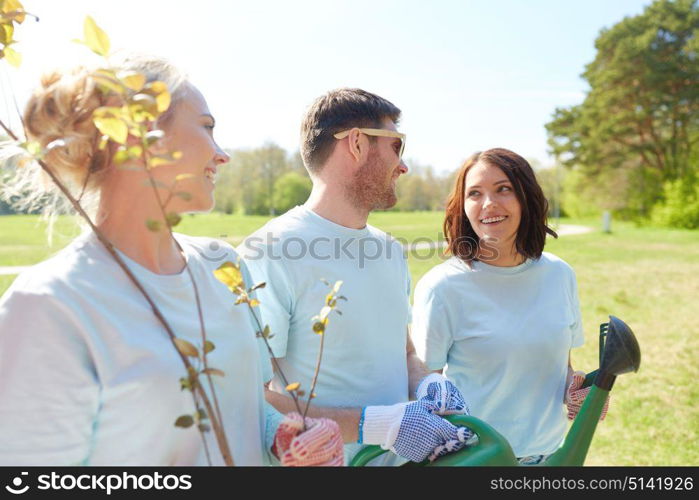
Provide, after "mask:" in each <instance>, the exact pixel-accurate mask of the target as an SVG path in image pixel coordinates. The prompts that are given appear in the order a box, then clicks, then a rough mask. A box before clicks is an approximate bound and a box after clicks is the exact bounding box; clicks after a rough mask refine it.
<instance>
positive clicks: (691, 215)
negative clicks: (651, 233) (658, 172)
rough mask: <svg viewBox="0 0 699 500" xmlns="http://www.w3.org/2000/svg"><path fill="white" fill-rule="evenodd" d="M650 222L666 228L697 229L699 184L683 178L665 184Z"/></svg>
mask: <svg viewBox="0 0 699 500" xmlns="http://www.w3.org/2000/svg"><path fill="white" fill-rule="evenodd" d="M651 220H652V221H653V222H654V223H655V224H658V225H661V226H666V227H676V228H683V229H697V228H699V184H697V182H696V180H695V179H693V178H685V179H677V180H674V181H668V182H666V183H665V184H664V186H663V201H661V202H659V203H658V204H656V205H655V206H654V207H653V211H652V214H651Z"/></svg>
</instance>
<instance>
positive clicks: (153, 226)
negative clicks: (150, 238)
mask: <svg viewBox="0 0 699 500" xmlns="http://www.w3.org/2000/svg"><path fill="white" fill-rule="evenodd" d="M146 227H147V228H148V230H149V231H152V232H154V233H157V232H158V231H160V227H161V223H160V221H159V220H155V219H147V220H146Z"/></svg>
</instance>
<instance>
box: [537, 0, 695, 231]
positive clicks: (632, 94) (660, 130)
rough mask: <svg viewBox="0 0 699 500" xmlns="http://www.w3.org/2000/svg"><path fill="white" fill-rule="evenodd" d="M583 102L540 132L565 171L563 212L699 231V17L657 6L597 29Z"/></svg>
mask: <svg viewBox="0 0 699 500" xmlns="http://www.w3.org/2000/svg"><path fill="white" fill-rule="evenodd" d="M595 48H596V51H597V52H596V56H595V59H594V60H593V61H592V62H590V63H589V64H588V65H587V66H586V68H585V71H584V73H583V74H582V77H583V78H584V79H585V80H586V82H587V83H588V84H589V91H588V92H587V95H586V97H585V99H584V100H583V102H582V103H580V104H578V105H575V106H571V107H568V108H559V109H556V111H555V113H554V116H553V119H552V120H551V122H549V123H548V124H547V125H546V128H547V131H548V136H549V145H550V147H551V150H552V152H553V153H554V155H556V157H557V158H558V160H559V162H560V164H561V165H562V166H563V167H564V168H565V176H564V177H565V179H564V181H563V199H562V205H563V207H564V208H565V210H566V211H568V212H569V213H571V214H572V215H586V214H589V213H594V212H595V211H598V210H599V209H607V210H613V211H616V212H617V213H618V214H620V215H622V216H625V217H627V218H632V219H636V220H638V221H641V222H643V221H649V220H650V221H653V222H656V223H660V224H664V225H668V226H676V227H687V228H697V227H699V184H698V183H697V165H698V163H699V9H697V3H696V0H656V1H654V2H653V3H652V4H650V5H648V6H647V7H646V8H645V9H644V11H643V13H642V14H640V15H637V16H633V17H627V18H625V19H623V20H622V21H621V22H619V23H617V24H615V25H614V26H613V27H611V28H609V29H605V30H602V31H601V33H600V35H599V36H598V38H597V39H596V41H595Z"/></svg>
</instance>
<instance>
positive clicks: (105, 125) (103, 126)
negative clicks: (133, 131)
mask: <svg viewBox="0 0 699 500" xmlns="http://www.w3.org/2000/svg"><path fill="white" fill-rule="evenodd" d="M92 121H93V122H94V124H95V127H97V128H98V129H99V131H100V132H102V133H103V134H104V135H107V136H109V138H110V139H111V140H113V141H114V142H116V143H118V144H125V143H126V139H127V138H128V136H129V129H128V127H127V126H126V123H124V121H123V120H122V119H121V118H112V117H108V116H93V118H92Z"/></svg>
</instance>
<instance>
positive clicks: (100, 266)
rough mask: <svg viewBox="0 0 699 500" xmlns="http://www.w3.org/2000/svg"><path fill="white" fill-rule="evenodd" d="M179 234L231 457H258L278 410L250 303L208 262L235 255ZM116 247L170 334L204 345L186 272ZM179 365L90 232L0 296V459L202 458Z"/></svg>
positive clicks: (217, 459) (105, 461) (124, 461)
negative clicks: (185, 423)
mask: <svg viewBox="0 0 699 500" xmlns="http://www.w3.org/2000/svg"><path fill="white" fill-rule="evenodd" d="M176 238H177V240H178V241H179V242H180V244H181V245H182V248H183V250H184V252H185V255H186V257H187V261H188V263H189V268H190V270H191V271H192V273H193V275H194V279H195V280H196V283H197V287H198V291H199V296H200V299H201V306H202V313H203V317H204V324H205V328H206V334H207V339H208V340H210V341H212V342H213V343H214V344H215V349H214V350H213V351H211V352H210V353H209V354H208V363H209V366H210V367H212V368H218V369H219V370H222V371H223V372H224V374H225V375H224V376H212V382H213V384H214V386H215V388H216V395H217V398H218V404H219V408H220V411H221V416H222V421H223V426H224V428H225V431H226V434H227V437H228V443H229V445H230V449H231V452H232V455H233V458H234V460H235V463H236V464H237V465H264V464H266V463H268V459H269V457H268V453H267V452H268V450H269V448H270V446H271V443H272V437H273V435H274V432H275V431H276V428H277V426H278V425H279V421H280V420H281V417H280V415H279V414H278V413H277V412H276V411H274V410H272V409H271V407H270V406H269V405H268V404H267V403H266V402H265V401H264V396H263V391H262V383H263V380H264V378H265V375H264V373H265V372H267V373H269V369H268V368H267V369H265V368H264V367H265V366H266V367H268V366H269V360H268V358H266V357H261V356H260V344H261V343H260V342H259V341H258V340H257V339H256V338H255V329H254V326H253V323H252V320H251V317H250V314H249V312H248V311H247V309H246V308H245V307H244V306H235V305H233V303H234V301H235V296H234V295H233V294H232V293H231V292H229V291H228V289H227V288H226V287H225V286H224V285H223V284H222V283H220V282H218V281H217V280H216V279H215V278H214V277H213V274H212V272H213V270H214V269H216V267H217V266H218V265H219V264H220V263H221V262H219V260H233V261H235V260H236V258H237V256H236V254H235V252H234V251H233V249H232V248H231V247H230V246H228V245H225V244H221V243H219V242H216V241H215V240H211V239H209V238H195V237H189V236H184V235H176ZM122 257H123V258H124V260H125V261H126V264H127V265H128V266H129V268H130V269H131V270H132V271H133V272H134V274H135V275H136V277H137V278H138V279H139V281H140V282H141V283H142V285H143V286H144V287H145V289H146V290H147V291H148V292H149V294H150V295H151V297H152V298H153V300H154V302H155V303H156V304H157V306H158V307H159V309H160V311H161V312H162V313H163V315H164V316H165V318H166V320H167V321H168V323H169V324H170V326H171V327H172V329H173V330H174V332H175V335H176V336H177V337H179V338H183V339H186V340H188V341H189V342H191V343H192V344H194V345H196V346H198V348H199V349H201V345H202V339H201V331H200V324H199V317H198V312H197V307H196V304H195V297H194V292H193V287H192V283H191V280H190V277H189V275H188V273H187V272H186V271H182V272H181V273H179V274H175V275H158V274H155V273H152V272H151V271H149V270H148V269H146V268H144V267H142V266H140V265H139V264H137V263H136V262H134V261H133V260H131V259H129V258H128V257H126V256H125V255H123V254H122ZM243 274H244V275H246V276H247V271H246V270H245V269H243ZM261 360H262V361H263V363H261ZM185 375H186V370H185V367H184V365H183V363H182V361H181V359H180V357H179V355H178V354H177V352H176V350H175V348H174V346H173V345H172V342H171V341H170V338H169V337H168V335H167V333H166V331H165V329H164V328H163V327H162V325H161V324H160V323H159V322H158V320H157V319H156V318H155V316H154V314H153V312H152V310H151V308H150V306H149V305H148V303H147V302H146V300H145V299H144V297H143V296H142V295H141V294H140V292H138V290H137V289H136V288H135V287H134V285H133V284H132V283H131V282H130V281H129V279H128V278H127V277H126V274H125V273H124V272H123V271H122V269H121V268H119V267H118V265H117V264H116V263H115V262H114V260H113V259H112V257H111V255H109V253H108V252H107V251H106V250H105V249H104V248H103V247H102V245H101V244H100V243H99V242H98V241H97V239H96V237H95V235H94V234H92V233H87V234H85V235H83V236H81V237H79V238H77V239H76V240H75V241H74V242H73V243H72V244H70V245H69V246H68V247H66V248H65V249H63V250H61V252H59V253H58V254H57V255H56V256H54V257H53V258H51V259H49V260H47V261H44V262H42V263H41V264H38V265H36V266H33V267H32V268H31V269H29V270H27V271H26V272H25V273H23V274H22V275H20V276H19V277H18V278H17V279H16V280H15V282H14V283H13V284H12V286H11V287H10V289H9V290H8V291H7V292H6V293H5V294H4V295H3V297H2V300H0V429H2V433H0V464H2V465H150V466H156V465H157V466H162V465H204V464H206V463H207V460H206V455H205V450H204V447H203V445H202V438H201V436H200V433H199V431H198V430H197V429H196V426H192V427H189V428H187V429H183V428H180V427H175V425H174V423H175V420H176V419H177V418H178V417H180V416H181V415H186V414H190V415H191V414H192V413H193V412H194V406H193V400H192V394H191V393H190V392H189V391H186V390H184V391H183V390H181V388H180V378H182V377H183V376H185ZM205 386H206V390H207V392H208V390H209V387H208V383H207V384H205ZM205 437H206V441H207V443H208V448H209V452H210V454H211V459H212V462H213V464H214V465H217V464H222V460H221V455H220V453H219V452H218V446H217V444H216V441H215V439H214V436H213V431H209V432H207V433H206V434H205Z"/></svg>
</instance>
